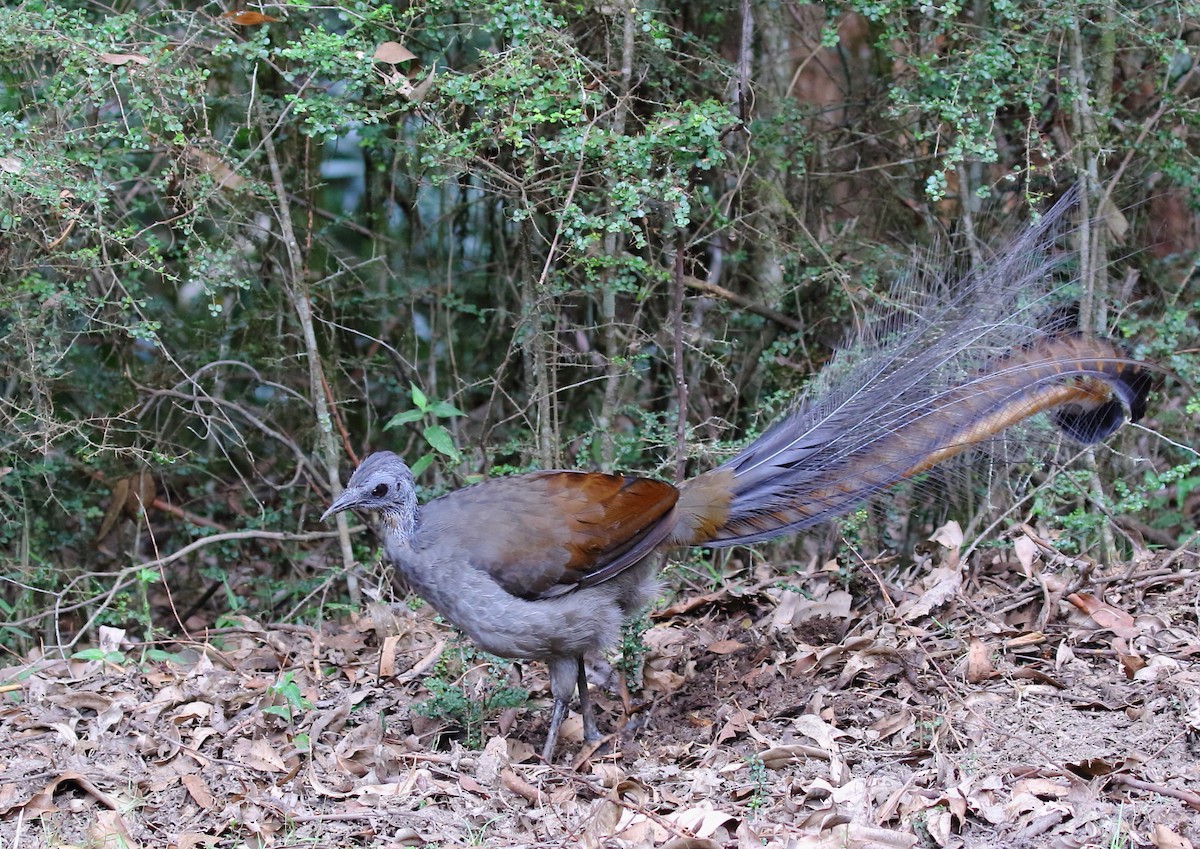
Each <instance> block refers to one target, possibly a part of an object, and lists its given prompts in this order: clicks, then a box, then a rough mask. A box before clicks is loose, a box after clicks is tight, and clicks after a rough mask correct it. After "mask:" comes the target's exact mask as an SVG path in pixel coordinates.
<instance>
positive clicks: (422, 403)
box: [410, 383, 429, 410]
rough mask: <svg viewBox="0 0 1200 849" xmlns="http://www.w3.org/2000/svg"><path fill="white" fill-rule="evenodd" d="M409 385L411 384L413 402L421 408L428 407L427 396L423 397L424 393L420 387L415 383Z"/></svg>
mask: <svg viewBox="0 0 1200 849" xmlns="http://www.w3.org/2000/svg"><path fill="white" fill-rule="evenodd" d="M410 385H411V386H412V399H413V403H414V404H416V405H417V406H418V407H420V408H421V410H426V409H428V408H429V399H428V398H427V397H425V393H424V392H422V391H421V390H420V388H419V387H418V386H417V384H415V383H413V384H410Z"/></svg>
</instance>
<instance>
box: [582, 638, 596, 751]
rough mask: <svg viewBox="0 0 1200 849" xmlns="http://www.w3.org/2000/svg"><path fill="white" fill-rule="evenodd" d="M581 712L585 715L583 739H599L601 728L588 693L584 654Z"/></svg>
mask: <svg viewBox="0 0 1200 849" xmlns="http://www.w3.org/2000/svg"><path fill="white" fill-rule="evenodd" d="M578 686H579V713H580V715H581V716H582V717H583V739H584V740H587V741H589V742H590V741H592V740H599V739H600V729H599V728H598V727H597V726H596V713H595V711H594V710H592V698H591V696H590V695H588V680H587V670H586V669H585V668H584V666H583V656H582V655H581V656H580V658H579V683H578Z"/></svg>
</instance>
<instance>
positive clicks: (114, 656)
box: [71, 649, 125, 663]
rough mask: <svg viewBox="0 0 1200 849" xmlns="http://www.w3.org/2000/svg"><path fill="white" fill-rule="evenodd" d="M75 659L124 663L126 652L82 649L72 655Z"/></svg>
mask: <svg viewBox="0 0 1200 849" xmlns="http://www.w3.org/2000/svg"><path fill="white" fill-rule="evenodd" d="M71 657H72V659H74V660H103V661H107V662H108V663H124V662H125V653H124V652H119V651H110V652H106V651H101V650H100V649H82V650H81V651H77V652H75V654H73V655H71Z"/></svg>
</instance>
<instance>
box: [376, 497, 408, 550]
mask: <svg viewBox="0 0 1200 849" xmlns="http://www.w3.org/2000/svg"><path fill="white" fill-rule="evenodd" d="M379 523H380V524H381V525H383V528H382V530H383V534H384V536H386V537H387V538H388V539H390V540H391V541H392V542H397V543H406V542H408V540H409V538H410V537H412V535H413V531H414V530H416V527H417V510H416V507H415V506H414V507H412V508H411V509H407V507H402V508H399V509H395V510H381V511H379Z"/></svg>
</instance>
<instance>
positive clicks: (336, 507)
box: [321, 489, 358, 522]
mask: <svg viewBox="0 0 1200 849" xmlns="http://www.w3.org/2000/svg"><path fill="white" fill-rule="evenodd" d="M356 500H358V493H357V492H355V491H354V490H353V489H343V490H342V494H341V495H339V496H338V497H337V498H335V499H333V503H332V504H330V505H329V509H328V510H326V511H325V512H324V513H322V514H321V521H322V522H324V521H325V520H326V519H328V518H329V517H330V516H333V515H334V514H336V513H341V512H342V511H343V510H347V509H349V508H350V507H353V506H354V502H355V501H356Z"/></svg>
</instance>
